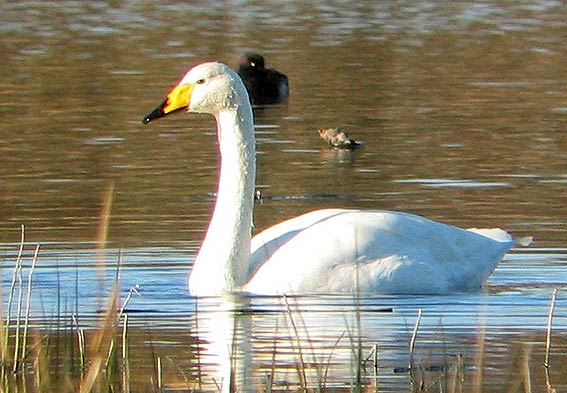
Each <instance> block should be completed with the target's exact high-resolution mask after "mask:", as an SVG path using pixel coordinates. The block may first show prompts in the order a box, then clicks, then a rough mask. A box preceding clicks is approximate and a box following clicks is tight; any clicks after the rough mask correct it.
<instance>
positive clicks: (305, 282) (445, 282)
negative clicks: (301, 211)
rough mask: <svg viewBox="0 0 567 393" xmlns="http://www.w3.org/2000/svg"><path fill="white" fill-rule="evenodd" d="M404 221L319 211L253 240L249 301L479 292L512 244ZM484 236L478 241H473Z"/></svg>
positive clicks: (405, 217) (410, 218)
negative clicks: (309, 295) (256, 296)
mask: <svg viewBox="0 0 567 393" xmlns="http://www.w3.org/2000/svg"><path fill="white" fill-rule="evenodd" d="M481 231H482V230H475V231H469V230H464V229H460V228H456V227H453V226H450V225H446V224H442V223H438V222H435V221H431V220H428V219H425V218H423V217H420V216H415V215H412V214H407V213H399V212H389V211H361V210H341V209H332V210H318V211H315V212H311V213H307V214H306V215H303V216H299V217H296V218H294V219H291V220H288V221H284V222H282V223H280V224H278V225H275V226H274V227H271V228H269V229H267V230H266V231H264V232H262V233H260V234H258V235H256V236H255V237H254V238H253V240H252V257H251V265H250V266H251V268H252V269H253V272H251V273H252V276H251V278H250V280H249V281H248V284H247V285H246V288H245V289H246V290H248V291H250V292H254V293H265V294H274V293H294V292H297V293H299V292H301V293H305V292H317V293H322V292H327V293H336V292H353V291H356V290H359V291H361V292H378V293H448V292H453V291H468V290H477V289H479V288H480V287H481V285H482V284H483V283H484V281H485V280H486V279H487V278H488V276H489V275H490V274H491V273H492V271H493V270H494V268H495V267H496V265H497V264H498V262H499V261H500V260H501V259H502V257H503V256H504V254H505V253H506V251H507V250H508V249H509V248H510V247H511V246H512V245H513V244H514V241H513V240H512V238H511V237H510V236H509V235H508V234H507V233H506V232H505V231H502V230H489V231H485V232H481ZM477 232H481V233H477Z"/></svg>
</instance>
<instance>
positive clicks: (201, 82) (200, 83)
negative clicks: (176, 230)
mask: <svg viewBox="0 0 567 393" xmlns="http://www.w3.org/2000/svg"><path fill="white" fill-rule="evenodd" d="M195 83H197V84H198V85H202V84H203V83H205V80H204V79H199V80H198V81H197V82H195Z"/></svg>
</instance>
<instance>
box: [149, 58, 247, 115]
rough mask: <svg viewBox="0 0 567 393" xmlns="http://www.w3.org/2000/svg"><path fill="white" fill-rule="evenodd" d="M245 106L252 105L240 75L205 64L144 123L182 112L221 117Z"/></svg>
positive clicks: (191, 72) (222, 66)
mask: <svg viewBox="0 0 567 393" xmlns="http://www.w3.org/2000/svg"><path fill="white" fill-rule="evenodd" d="M243 104H249V99H248V93H247V92H246V88H245V87H244V84H243V83H242V80H241V79H240V77H239V76H238V74H237V73H236V72H234V71H233V70H232V69H230V67H228V66H227V65H225V64H222V63H217V62H211V63H203V64H199V65H197V66H195V67H193V68H191V69H190V70H189V71H187V73H186V74H185V75H184V76H183V77H182V78H181V80H180V81H179V83H177V85H175V86H174V87H173V88H172V89H171V91H170V92H169V93H168V94H167V96H166V99H165V100H164V101H163V102H162V103H161V104H160V105H159V106H158V107H157V108H156V109H154V110H153V111H152V112H150V113H149V114H148V115H146V116H145V117H144V119H143V120H142V121H143V123H144V124H147V123H149V122H150V121H152V120H154V119H157V118H160V117H163V116H166V115H168V114H170V113H173V112H176V111H179V110H182V109H184V110H186V111H188V112H196V113H210V114H213V115H217V114H218V113H219V112H222V111H226V110H235V109H236V108H237V107H238V106H240V105H243Z"/></svg>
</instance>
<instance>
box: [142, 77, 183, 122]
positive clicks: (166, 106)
mask: <svg viewBox="0 0 567 393" xmlns="http://www.w3.org/2000/svg"><path fill="white" fill-rule="evenodd" d="M192 91H193V84H186V85H177V86H175V87H174V88H173V89H171V91H170V92H169V94H168V95H167V96H166V98H165V101H164V102H162V103H161V104H160V105H159V106H158V107H157V108H156V109H154V110H153V111H151V112H150V113H148V114H147V115H146V116H145V117H144V119H143V120H142V122H143V123H144V124H148V123H149V122H150V121H152V120H154V119H159V118H160V117H163V116H165V115H169V114H170V113H173V112H176V111H178V110H181V109H187V108H188V107H189V100H190V99H191V92H192Z"/></svg>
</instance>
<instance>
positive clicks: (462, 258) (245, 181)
mask: <svg viewBox="0 0 567 393" xmlns="http://www.w3.org/2000/svg"><path fill="white" fill-rule="evenodd" d="M180 108H187V109H188V111H190V112H202V113H210V114H213V115H214V116H215V118H216V120H217V125H218V140H219V148H220V154H221V166H220V176H219V188H218V194H217V200H216V204H215V208H214V212H213V215H212V218H211V222H210V224H209V228H208V230H207V234H206V236H205V239H204V241H203V244H202V246H201V249H200V251H199V253H198V255H197V258H196V260H195V263H194V266H193V269H192V272H191V275H190V278H189V291H190V293H191V294H193V295H200V296H202V295H218V294H221V293H223V292H231V291H246V292H251V293H258V294H283V293H286V294H297V293H337V292H355V291H361V292H378V293H406V294H418V293H419V294H422V293H430V294H431V293H435V294H443V293H449V292H453V291H464V290H478V289H479V288H480V287H481V285H482V284H483V282H484V281H485V280H486V279H487V278H488V276H489V275H490V274H491V273H492V271H493V270H494V268H495V267H496V265H497V264H498V262H499V261H500V260H501V259H502V257H503V256H504V254H505V253H506V251H507V250H508V249H509V248H510V247H511V246H512V245H513V244H514V240H513V239H512V238H511V236H510V235H508V234H507V233H506V232H505V231H503V230H500V229H489V230H464V229H460V228H456V227H453V226H449V225H445V224H441V223H438V222H434V221H431V220H428V219H425V218H423V217H419V216H415V215H412V214H407V213H399V212H389V211H363V210H345V209H324V210H316V211H313V212H310V213H307V214H304V215H301V216H298V217H295V218H292V219H289V220H286V221H284V222H282V223H279V224H277V225H275V226H273V227H271V228H268V229H266V230H264V231H263V232H261V233H259V234H257V235H256V236H254V238H252V239H251V231H252V211H253V204H254V199H253V195H254V181H255V141H254V125H253V116H252V109H251V106H250V103H249V100H248V96H247V93H246V89H245V88H244V85H243V84H242V82H241V80H240V79H239V77H238V76H237V74H236V73H235V72H233V71H232V70H231V69H230V68H229V67H227V66H225V65H223V64H220V63H205V64H201V65H199V66H196V67H194V68H193V69H191V70H189V72H187V74H185V76H184V77H183V78H182V80H181V81H180V82H179V84H178V85H177V86H175V87H174V88H173V90H172V91H171V92H170V94H169V95H168V98H167V100H166V101H165V102H164V103H163V104H162V106H160V107H159V108H158V109H156V110H155V111H154V112H152V113H151V114H150V115H148V117H146V119H145V120H144V122H146V123H147V122H149V121H150V120H152V119H153V118H156V117H160V116H163V115H165V114H168V113H170V112H172V111H175V110H177V109H180Z"/></svg>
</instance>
